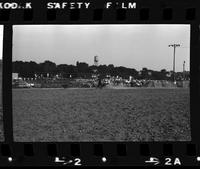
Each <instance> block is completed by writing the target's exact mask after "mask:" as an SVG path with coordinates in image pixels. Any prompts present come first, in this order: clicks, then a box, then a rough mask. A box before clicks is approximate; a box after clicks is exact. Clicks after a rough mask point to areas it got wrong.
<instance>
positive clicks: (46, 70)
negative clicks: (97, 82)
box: [12, 60, 182, 80]
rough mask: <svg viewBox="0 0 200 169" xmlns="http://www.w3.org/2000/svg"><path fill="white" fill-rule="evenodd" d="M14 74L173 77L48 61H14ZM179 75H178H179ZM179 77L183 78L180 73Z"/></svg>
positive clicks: (82, 63) (143, 70)
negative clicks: (94, 74) (96, 73)
mask: <svg viewBox="0 0 200 169" xmlns="http://www.w3.org/2000/svg"><path fill="white" fill-rule="evenodd" d="M12 64H13V65H12V69H13V70H12V72H13V73H19V76H20V77H23V78H34V77H36V76H37V75H38V76H39V75H42V76H43V77H46V76H47V74H48V76H49V77H55V76H56V75H59V76H60V77H63V78H69V77H83V78H84V77H85V78H87V77H91V74H93V73H94V72H98V74H101V75H102V76H106V75H111V76H120V77H122V78H129V76H132V77H134V78H135V79H152V80H169V79H170V78H171V77H170V76H169V75H170V72H168V71H166V70H165V69H162V70H160V71H154V70H150V69H147V68H143V69H142V70H141V71H137V70H136V69H133V68H127V67H123V66H116V67H115V66H114V65H113V64H109V65H99V66H94V65H91V66H89V65H88V64H87V63H85V62H78V61H77V62H76V65H71V64H70V65H68V64H59V65H56V64H55V63H54V62H51V61H49V60H46V61H44V62H42V63H36V62H33V61H30V62H26V61H25V62H24V61H14V62H13V63H12ZM177 74H178V73H177ZM179 76H182V74H181V72H179Z"/></svg>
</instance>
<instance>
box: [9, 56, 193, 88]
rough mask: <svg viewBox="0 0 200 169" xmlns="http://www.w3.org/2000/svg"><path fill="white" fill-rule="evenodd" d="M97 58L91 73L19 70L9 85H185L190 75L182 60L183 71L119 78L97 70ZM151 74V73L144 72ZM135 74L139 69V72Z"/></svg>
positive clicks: (131, 86)
mask: <svg viewBox="0 0 200 169" xmlns="http://www.w3.org/2000/svg"><path fill="white" fill-rule="evenodd" d="M98 62H99V59H98V56H94V65H93V66H94V67H95V68H94V69H93V70H92V73H79V74H78V75H77V74H76V76H75V74H73V73H68V72H65V74H68V77H67V78H66V77H63V76H62V74H55V73H54V74H51V72H47V73H38V72H35V74H34V76H35V77H31V78H30V77H21V76H20V74H19V72H13V73H12V87H13V88H113V89H115V88H116V89H117V88H120V89H123V88H126V89H127V88H141V87H143V88H189V87H190V77H189V71H185V61H184V63H183V71H182V72H175V70H173V71H170V72H168V73H166V74H165V76H166V78H165V79H163V80H162V79H151V78H137V77H134V75H129V76H128V77H127V76H126V77H121V76H120V75H115V76H112V75H110V74H106V73H100V72H99V71H98V66H99V64H98ZM147 73H148V75H149V77H151V74H152V72H151V71H149V72H147ZM138 74H139V76H140V75H141V74H142V71H139V73H138Z"/></svg>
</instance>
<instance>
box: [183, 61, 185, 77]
mask: <svg viewBox="0 0 200 169" xmlns="http://www.w3.org/2000/svg"><path fill="white" fill-rule="evenodd" d="M183 80H185V61H184V62H183Z"/></svg>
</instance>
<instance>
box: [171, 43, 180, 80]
mask: <svg viewBox="0 0 200 169" xmlns="http://www.w3.org/2000/svg"><path fill="white" fill-rule="evenodd" d="M169 47H173V48H174V53H173V80H174V81H175V80H176V78H175V53H176V47H180V44H170V45H169Z"/></svg>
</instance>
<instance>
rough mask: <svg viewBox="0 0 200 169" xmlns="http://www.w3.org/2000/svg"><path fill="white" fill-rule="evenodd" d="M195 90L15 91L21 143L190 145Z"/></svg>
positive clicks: (16, 129) (16, 127)
mask: <svg viewBox="0 0 200 169" xmlns="http://www.w3.org/2000/svg"><path fill="white" fill-rule="evenodd" d="M189 102H190V99H189V89H183V88H182V89H180V88H179V89H147V88H146V89H145V88H139V89H13V124H14V139H15V141H19V142H20V141H23V142H25V141H40V142H42V141H52V142H53V141H58V142H59V141H190V140H191V133H190V108H189V107H190V106H189V105H190V103H189Z"/></svg>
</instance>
